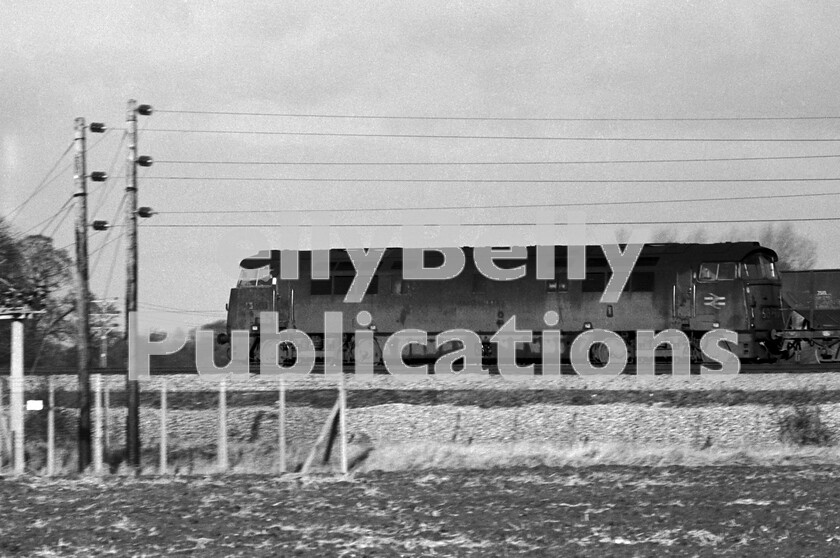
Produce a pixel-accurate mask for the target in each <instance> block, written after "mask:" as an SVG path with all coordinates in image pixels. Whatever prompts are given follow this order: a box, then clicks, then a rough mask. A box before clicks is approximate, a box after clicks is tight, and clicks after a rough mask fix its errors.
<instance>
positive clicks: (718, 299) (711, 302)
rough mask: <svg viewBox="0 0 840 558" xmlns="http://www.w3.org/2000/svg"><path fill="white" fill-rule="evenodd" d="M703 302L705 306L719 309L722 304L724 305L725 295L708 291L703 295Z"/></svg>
mask: <svg viewBox="0 0 840 558" xmlns="http://www.w3.org/2000/svg"><path fill="white" fill-rule="evenodd" d="M703 304H704V305H705V306H711V307H712V308H717V309H718V310H720V309H721V308H723V307H724V306H726V297H723V296H718V295H716V294H714V293H709V294H707V295H706V296H704V297H703Z"/></svg>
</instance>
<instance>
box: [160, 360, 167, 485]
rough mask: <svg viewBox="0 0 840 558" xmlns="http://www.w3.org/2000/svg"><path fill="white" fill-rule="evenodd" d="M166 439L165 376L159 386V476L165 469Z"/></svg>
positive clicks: (164, 472) (163, 473)
mask: <svg viewBox="0 0 840 558" xmlns="http://www.w3.org/2000/svg"><path fill="white" fill-rule="evenodd" d="M167 442H168V440H167V438H166V376H164V377H162V378H161V385H160V474H161V475H165V474H166V469H167V463H166V457H167V451H168V449H167V448H168V443H167Z"/></svg>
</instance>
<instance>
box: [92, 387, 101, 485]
mask: <svg viewBox="0 0 840 558" xmlns="http://www.w3.org/2000/svg"><path fill="white" fill-rule="evenodd" d="M93 472H94V473H96V474H97V475H100V474H102V374H94V376H93Z"/></svg>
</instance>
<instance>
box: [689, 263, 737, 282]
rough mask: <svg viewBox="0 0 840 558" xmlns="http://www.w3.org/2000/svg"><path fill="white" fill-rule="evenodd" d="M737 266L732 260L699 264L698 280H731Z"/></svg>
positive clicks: (734, 275) (733, 277)
mask: <svg viewBox="0 0 840 558" xmlns="http://www.w3.org/2000/svg"><path fill="white" fill-rule="evenodd" d="M736 270H737V266H736V265H735V263H734V262H721V263H704V264H700V271H699V272H698V273H697V280H698V281H704V282H705V281H732V280H733V279H735V277H736Z"/></svg>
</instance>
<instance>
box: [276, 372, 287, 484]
mask: <svg viewBox="0 0 840 558" xmlns="http://www.w3.org/2000/svg"><path fill="white" fill-rule="evenodd" d="M277 407H278V409H277V410H278V428H279V437H280V439H279V440H278V442H279V443H280V472H281V473H285V472H286V383H285V382H284V381H283V378H282V377H281V378H280V397H279V399H278V401H277Z"/></svg>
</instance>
